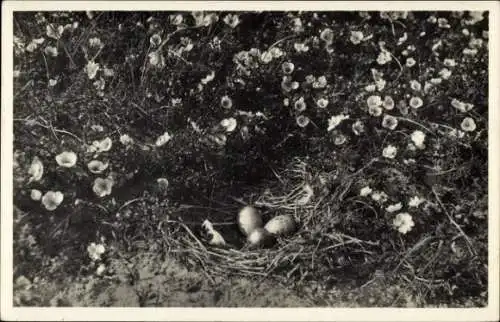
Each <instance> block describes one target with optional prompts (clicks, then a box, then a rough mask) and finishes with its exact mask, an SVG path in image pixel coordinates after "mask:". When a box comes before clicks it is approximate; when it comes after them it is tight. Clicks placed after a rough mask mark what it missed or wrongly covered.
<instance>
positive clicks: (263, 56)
mask: <svg viewBox="0 0 500 322" xmlns="http://www.w3.org/2000/svg"><path fill="white" fill-rule="evenodd" d="M272 60H273V54H271V53H270V52H268V51H265V52H263V53H262V54H261V55H260V61H261V62H263V63H264V64H269V63H270V62H271V61H272Z"/></svg>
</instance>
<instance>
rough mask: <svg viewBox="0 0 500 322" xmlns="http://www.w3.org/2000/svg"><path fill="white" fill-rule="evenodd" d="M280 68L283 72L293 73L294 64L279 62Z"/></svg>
mask: <svg viewBox="0 0 500 322" xmlns="http://www.w3.org/2000/svg"><path fill="white" fill-rule="evenodd" d="M281 69H282V70H283V73H284V74H286V75H290V74H291V73H293V70H294V69H295V65H294V64H293V63H290V62H284V63H283V64H281Z"/></svg>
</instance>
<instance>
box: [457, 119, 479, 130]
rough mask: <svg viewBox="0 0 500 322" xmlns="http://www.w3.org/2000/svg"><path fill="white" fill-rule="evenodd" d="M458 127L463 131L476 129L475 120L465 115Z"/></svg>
mask: <svg viewBox="0 0 500 322" xmlns="http://www.w3.org/2000/svg"><path fill="white" fill-rule="evenodd" d="M460 127H461V128H462V130H464V131H465V132H473V131H474V130H475V129H476V122H474V119H473V118H471V117H466V118H464V120H463V121H462V123H461V124H460Z"/></svg>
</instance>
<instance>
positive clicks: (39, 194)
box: [30, 189, 42, 201]
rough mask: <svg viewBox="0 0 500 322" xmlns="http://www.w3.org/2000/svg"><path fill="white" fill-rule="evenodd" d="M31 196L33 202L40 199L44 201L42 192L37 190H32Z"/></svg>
mask: <svg viewBox="0 0 500 322" xmlns="http://www.w3.org/2000/svg"><path fill="white" fill-rule="evenodd" d="M30 196H31V199H32V200H35V201H39V200H40V199H42V192H41V191H40V190H37V189H31V194H30Z"/></svg>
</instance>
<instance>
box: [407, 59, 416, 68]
mask: <svg viewBox="0 0 500 322" xmlns="http://www.w3.org/2000/svg"><path fill="white" fill-rule="evenodd" d="M416 63H417V62H416V61H415V59H413V58H412V57H409V58H407V59H406V66H407V67H413V66H415V64H416Z"/></svg>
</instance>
